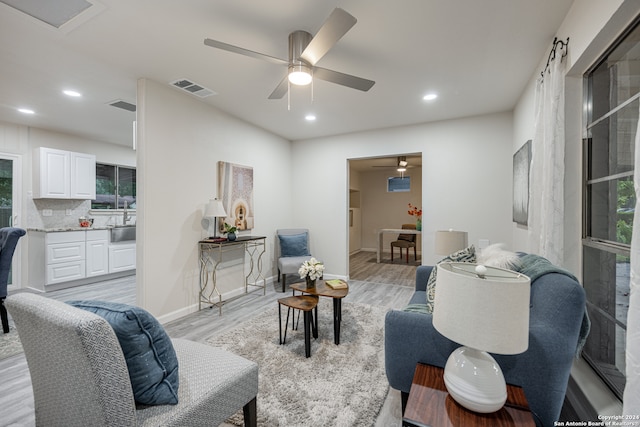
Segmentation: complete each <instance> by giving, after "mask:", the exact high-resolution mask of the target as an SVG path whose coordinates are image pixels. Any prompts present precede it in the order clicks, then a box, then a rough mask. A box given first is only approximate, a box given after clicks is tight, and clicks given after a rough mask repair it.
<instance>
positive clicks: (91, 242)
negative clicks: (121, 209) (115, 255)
mask: <svg viewBox="0 0 640 427" xmlns="http://www.w3.org/2000/svg"><path fill="white" fill-rule="evenodd" d="M86 233H87V241H86V249H87V251H86V258H87V259H86V261H87V269H86V274H87V277H94V276H101V275H103V274H108V273H109V231H108V230H88V231H87V232H86Z"/></svg>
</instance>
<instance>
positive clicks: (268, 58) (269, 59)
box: [204, 39, 289, 65]
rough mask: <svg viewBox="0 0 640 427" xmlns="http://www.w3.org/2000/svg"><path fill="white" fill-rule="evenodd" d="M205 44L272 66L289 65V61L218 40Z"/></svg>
mask: <svg viewBox="0 0 640 427" xmlns="http://www.w3.org/2000/svg"><path fill="white" fill-rule="evenodd" d="M204 44H206V45H207V46H210V47H215V48H217V49H222V50H226V51H228V52H233V53H239V54H240V55H244V56H249V57H251V58H256V59H261V60H263V61H267V62H271V63H272V64H278V65H289V61H285V60H284V59H280V58H276V57H275V56H269V55H265V54H264V53H259V52H254V51H252V50H249V49H244V48H242V47H238V46H234V45H232V44H228V43H223V42H221V41H218V40H213V39H204Z"/></svg>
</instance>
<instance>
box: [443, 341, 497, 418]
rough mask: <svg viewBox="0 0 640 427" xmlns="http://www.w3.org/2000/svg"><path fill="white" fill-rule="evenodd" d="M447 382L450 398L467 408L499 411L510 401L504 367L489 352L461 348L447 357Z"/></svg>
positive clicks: (484, 412)
mask: <svg viewBox="0 0 640 427" xmlns="http://www.w3.org/2000/svg"><path fill="white" fill-rule="evenodd" d="M444 384H445V385H446V387H447V390H448V391H449V394H450V395H451V397H452V398H453V399H454V400H455V401H456V402H458V403H459V404H460V405H462V406H464V407H465V408H467V409H470V410H472V411H475V412H480V413H483V414H486V413H490V412H496V411H498V410H499V409H500V408H502V407H503V406H504V403H505V402H506V400H507V385H506V383H505V380H504V375H502V370H501V369H500V366H498V363H497V362H496V361H495V359H494V358H493V357H491V355H490V354H489V353H487V352H484V351H480V350H475V349H473V348H469V347H464V346H463V347H459V348H458V349H456V350H455V351H454V352H453V353H451V355H450V356H449V359H447V364H446V365H445V368H444Z"/></svg>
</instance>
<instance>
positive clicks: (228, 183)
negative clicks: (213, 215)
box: [218, 162, 254, 231]
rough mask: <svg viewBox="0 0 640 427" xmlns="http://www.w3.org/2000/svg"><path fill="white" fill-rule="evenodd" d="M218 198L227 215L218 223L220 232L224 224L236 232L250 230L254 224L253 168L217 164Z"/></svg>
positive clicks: (231, 164)
mask: <svg viewBox="0 0 640 427" xmlns="http://www.w3.org/2000/svg"><path fill="white" fill-rule="evenodd" d="M218 198H219V199H220V200H222V205H223V206H224V210H225V212H226V213H227V216H226V217H225V218H222V219H221V220H219V221H218V224H219V227H220V230H221V231H222V230H224V223H225V222H226V223H227V224H231V225H234V226H236V227H237V228H238V230H251V229H253V223H254V208H253V168H252V167H250V166H242V165H236V164H234V163H228V162H218Z"/></svg>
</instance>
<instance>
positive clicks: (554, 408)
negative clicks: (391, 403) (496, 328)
mask: <svg viewBox="0 0 640 427" xmlns="http://www.w3.org/2000/svg"><path fill="white" fill-rule="evenodd" d="M432 268H433V267H431V266H420V267H418V269H417V272H416V291H415V293H414V294H413V296H412V298H411V301H410V302H409V304H426V286H427V280H428V278H429V275H430V274H431V270H432ZM436 294H437V289H436ZM584 316H585V293H584V289H583V288H582V286H581V285H580V284H579V283H578V282H577V281H576V280H575V279H573V278H571V277H569V276H568V275H565V274H561V273H557V272H552V273H547V274H543V275H541V276H539V277H537V278H536V279H535V280H532V282H531V306H530V319H529V348H528V349H527V351H525V352H524V353H522V354H518V355H509V356H505V355H493V356H494V357H495V359H496V360H497V361H498V363H499V364H500V367H501V368H502V371H503V373H504V376H505V380H506V381H507V383H509V384H513V385H517V386H520V387H522V388H523V389H524V392H525V395H526V397H527V400H528V402H529V407H530V409H531V411H532V413H533V414H534V419H535V420H536V424H537V425H538V426H544V427H546V426H553V424H554V421H557V420H558V417H559V415H560V411H561V409H562V404H563V402H564V397H565V393H566V389H567V383H568V380H569V374H570V371H571V365H572V363H573V359H574V357H575V356H576V349H577V346H578V341H579V337H580V336H581V333H584V329H585V325H584V322H585V317H584ZM432 319H433V318H432V315H431V314H426V313H419V312H410V311H398V310H392V311H389V312H388V313H387V315H386V319H385V364H386V373H387V378H388V380H389V384H390V385H391V387H393V388H395V389H397V390H400V391H401V394H402V410H403V413H404V409H405V407H406V403H407V399H408V396H409V390H410V388H411V382H412V379H413V374H414V371H415V367H416V364H417V363H418V362H423V363H428V364H431V365H435V366H440V367H444V365H445V363H446V361H447V358H448V357H449V355H450V354H451V352H452V351H453V350H454V349H456V348H457V347H459V344H457V343H455V342H453V341H450V340H449V339H447V338H445V337H444V336H442V335H441V334H440V333H438V331H436V330H435V328H434V327H433V323H432ZM586 329H587V331H588V326H587V328H586Z"/></svg>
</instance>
